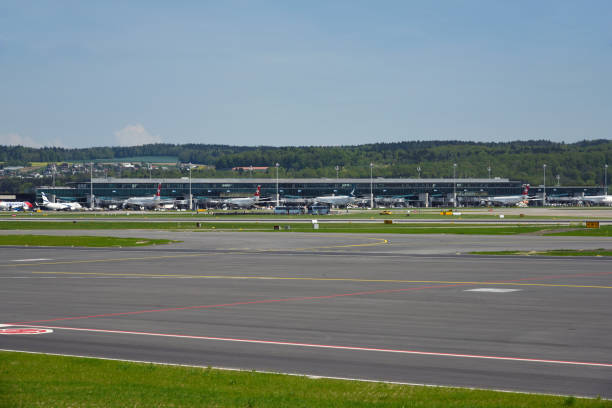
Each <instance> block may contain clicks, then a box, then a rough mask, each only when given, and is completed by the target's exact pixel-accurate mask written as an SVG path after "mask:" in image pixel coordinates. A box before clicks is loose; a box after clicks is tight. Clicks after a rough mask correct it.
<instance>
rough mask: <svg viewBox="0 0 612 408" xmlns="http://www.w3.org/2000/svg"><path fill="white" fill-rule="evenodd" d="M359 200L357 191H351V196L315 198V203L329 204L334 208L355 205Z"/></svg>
mask: <svg viewBox="0 0 612 408" xmlns="http://www.w3.org/2000/svg"><path fill="white" fill-rule="evenodd" d="M356 200H357V197H355V189H353V190H352V191H351V193H350V194H349V195H330V196H320V197H315V199H314V201H315V203H319V204H329V205H331V206H333V207H345V206H347V205H349V204H352V203H354V202H355V201H356Z"/></svg>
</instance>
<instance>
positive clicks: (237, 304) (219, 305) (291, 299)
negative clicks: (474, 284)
mask: <svg viewBox="0 0 612 408" xmlns="http://www.w3.org/2000/svg"><path fill="white" fill-rule="evenodd" d="M464 285H468V284H465V283H458V284H452V285H434V286H419V287H416V288H404V289H382V290H373V291H367V292H354V293H340V294H335V295H324V296H306V297H294V298H287V299H266V300H253V301H247V302H234V303H222V304H217V305H203V306H185V307H173V308H167V309H152V310H137V311H133V312H118V313H105V314H98V315H91V316H75V317H59V318H56V319H46V320H32V321H29V322H16V323H6V324H7V325H10V326H17V325H24V324H32V323H44V322H57V321H60V320H78V319H92V318H100V317H114V316H126V315H135V314H143V313H157V312H174V311H177V310H196V309H214V308H220V307H229V306H243V305H257V304H265V303H280V302H296V301H300V300H318V299H333V298H338V297H348V296H364V295H375V294H380V293H397V292H407V291H412V290H424V289H436V288H448V287H454V286H464Z"/></svg>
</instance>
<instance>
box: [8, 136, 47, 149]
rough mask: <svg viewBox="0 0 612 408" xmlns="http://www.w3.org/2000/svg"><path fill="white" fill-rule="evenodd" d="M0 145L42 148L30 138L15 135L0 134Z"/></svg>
mask: <svg viewBox="0 0 612 408" xmlns="http://www.w3.org/2000/svg"><path fill="white" fill-rule="evenodd" d="M0 145H5V146H25V147H42V144H40V143H38V142H37V141H35V140H34V139H32V138H31V137H30V136H21V135H20V134H17V133H8V134H0Z"/></svg>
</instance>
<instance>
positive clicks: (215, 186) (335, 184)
mask: <svg viewBox="0 0 612 408" xmlns="http://www.w3.org/2000/svg"><path fill="white" fill-rule="evenodd" d="M160 183H161V196H162V198H172V199H178V200H181V199H182V200H188V198H189V193H190V191H191V194H192V197H193V200H194V203H196V204H199V206H205V204H206V202H207V201H214V200H220V199H226V198H234V197H249V196H252V195H253V194H254V193H255V191H256V189H257V186H261V197H263V198H265V197H268V198H271V199H273V200H275V199H276V194H277V193H278V195H279V196H280V198H281V200H282V199H287V200H291V199H293V200H297V201H299V199H308V198H314V197H319V196H324V195H349V194H351V193H353V194H354V195H355V196H356V197H361V198H364V199H368V200H369V198H370V192H371V194H372V196H373V197H374V199H375V201H376V202H377V203H379V204H381V205H384V203H385V202H386V201H389V202H391V201H392V200H393V199H394V198H396V199H397V198H401V199H402V203H404V205H407V206H408V205H409V206H415V207H431V206H448V205H453V202H454V198H455V197H456V204H457V205H478V204H480V203H481V201H482V200H483V199H484V198H486V197H493V196H507V195H519V194H521V193H522V190H523V189H522V186H523V182H521V181H512V180H509V179H505V178H499V177H496V178H491V179H488V178H466V179H459V178H458V179H449V178H429V179H426V178H422V179H419V178H392V179H391V178H390V179H386V178H374V179H369V178H366V179H352V178H344V179H343V178H339V179H329V178H316V179H315V178H313V179H278V180H277V179H276V178H227V179H201V178H192V179H191V180H189V178H187V177H184V178H178V179H156V178H152V179H142V178H138V179H136V178H134V179H129V178H126V179H124V178H121V179H119V178H94V179H93V180H92V183H90V182H80V183H74V185H70V186H68V187H49V186H43V187H38V188H37V197H36V198H37V201H39V200H40V197H41V194H40V193H41V192H44V193H46V194H47V195H49V196H51V197H56V198H57V199H59V200H66V201H79V202H81V203H89V200H90V194H91V193H93V196H94V197H95V200H96V203H98V202H100V201H104V200H107V201H108V200H124V199H126V198H129V197H145V196H152V195H154V194H155V192H156V191H157V186H158V185H159V184H160ZM598 193H600V189H598V188H596V187H587V188H583V187H555V186H547V187H546V195H547V197H548V196H551V195H555V194H559V195H570V196H577V195H580V194H586V195H592V194H598ZM530 194H534V195H541V194H543V187H542V186H532V188H531V190H530Z"/></svg>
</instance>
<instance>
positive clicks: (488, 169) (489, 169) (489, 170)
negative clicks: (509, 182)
mask: <svg viewBox="0 0 612 408" xmlns="http://www.w3.org/2000/svg"><path fill="white" fill-rule="evenodd" d="M487 171H488V172H489V180H490V179H491V165H489V167H487Z"/></svg>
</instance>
